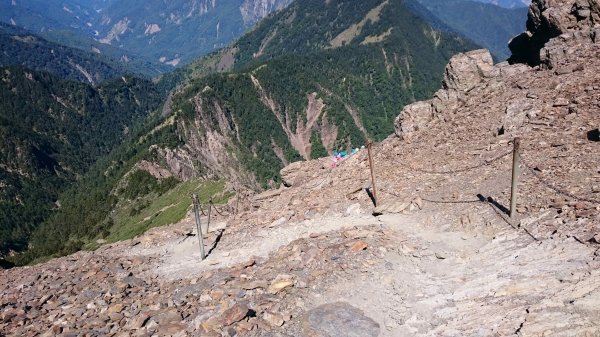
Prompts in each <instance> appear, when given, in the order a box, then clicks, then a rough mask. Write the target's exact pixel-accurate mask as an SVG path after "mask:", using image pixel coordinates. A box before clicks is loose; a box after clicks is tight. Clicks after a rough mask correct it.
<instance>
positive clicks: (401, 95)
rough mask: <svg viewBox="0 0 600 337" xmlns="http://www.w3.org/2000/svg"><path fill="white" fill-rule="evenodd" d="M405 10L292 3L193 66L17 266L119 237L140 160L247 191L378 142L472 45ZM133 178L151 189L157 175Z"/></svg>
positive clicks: (403, 5)
mask: <svg viewBox="0 0 600 337" xmlns="http://www.w3.org/2000/svg"><path fill="white" fill-rule="evenodd" d="M414 6H418V3H416V2H412V1H411V2H410V6H407V1H403V0H385V1H384V0H366V1H361V2H359V3H357V2H355V1H351V0H337V1H328V2H324V1H320V0H307V1H299V2H296V3H293V4H292V5H291V6H289V7H288V8H286V9H285V10H282V11H280V12H277V13H276V14H274V15H272V16H269V17H267V18H266V19H265V20H263V21H262V22H261V23H260V24H259V25H258V26H257V27H256V28H255V29H253V30H252V31H251V32H249V33H248V34H246V35H244V36H243V37H242V38H240V39H239V41H237V42H236V43H235V44H233V45H231V46H229V47H228V48H225V49H223V50H221V51H219V52H216V53H213V54H211V55H208V56H207V57H205V58H203V59H201V60H199V61H197V62H195V63H194V64H193V65H192V66H190V67H188V68H186V70H185V71H187V76H188V77H187V78H188V80H186V81H184V82H183V83H180V84H179V86H178V89H177V90H176V91H175V92H173V94H172V95H170V97H169V98H168V99H167V101H166V103H165V106H164V108H163V109H162V116H163V117H162V118H163V119H162V120H160V119H159V120H156V121H154V122H152V123H150V124H149V125H147V127H146V131H145V132H140V133H139V134H138V135H136V137H134V138H133V139H132V140H131V141H129V142H127V143H126V144H124V145H123V146H121V147H120V148H119V149H118V150H117V151H115V152H114V153H113V155H111V156H110V157H108V158H105V159H104V160H102V161H100V162H99V163H97V164H96V166H95V167H94V168H93V169H92V170H91V171H90V172H89V173H88V174H86V175H85V176H84V177H83V179H81V181H80V182H78V183H77V184H76V185H75V186H73V187H72V188H71V189H69V190H68V191H67V192H65V193H64V194H63V195H62V196H61V208H60V209H59V210H57V211H56V212H54V214H53V215H52V217H51V218H50V219H49V220H48V221H46V222H44V223H43V224H42V226H41V227H40V229H39V230H38V231H36V233H35V235H34V236H33V241H32V249H31V250H29V252H28V254H27V256H25V257H23V259H22V260H21V261H20V262H21V263H22V262H23V261H25V262H27V261H31V260H32V259H36V258H39V257H42V256H49V255H56V254H58V255H60V254H65V253H69V252H72V251H73V250H76V249H80V248H81V247H84V246H86V245H87V244H89V243H93V242H96V241H97V240H98V239H105V238H107V239H109V240H112V239H113V238H115V237H117V236H118V237H120V238H123V236H122V235H121V234H120V233H122V228H123V227H124V226H126V225H125V224H123V223H122V221H121V220H119V219H118V217H117V216H116V215H115V214H118V213H119V212H121V211H119V210H117V209H116V208H118V209H121V208H122V207H125V208H127V207H131V208H127V209H130V212H131V214H136V213H139V209H140V207H141V208H144V207H146V205H147V203H146V201H144V199H140V198H137V197H132V196H129V197H128V196H127V195H128V192H124V191H123V189H122V187H123V186H131V185H132V183H131V181H133V180H132V179H134V178H132V177H135V176H136V175H140V174H142V175H144V173H138V171H139V170H140V169H139V167H140V165H141V164H143V165H144V167H147V166H148V165H149V166H151V167H152V168H153V170H155V171H156V170H158V171H160V172H163V171H165V172H169V174H170V175H173V178H174V179H177V180H181V181H190V180H191V179H194V178H204V179H218V178H225V179H227V180H229V181H230V182H231V183H234V184H237V185H239V186H245V188H249V189H254V190H257V189H260V188H261V187H266V186H273V185H275V184H279V183H280V182H281V177H280V176H279V170H280V169H281V168H282V167H283V166H284V165H285V164H287V163H290V162H293V161H297V160H303V159H310V158H316V157H320V156H325V155H327V154H328V153H331V152H332V151H334V150H336V149H346V148H349V147H354V146H360V145H363V144H365V142H366V140H367V139H373V140H381V139H383V138H385V137H387V136H388V135H389V134H391V133H392V132H393V120H394V118H395V117H396V116H397V114H398V112H399V111H400V110H401V109H402V107H403V106H404V105H406V104H408V103H410V102H413V101H415V100H417V99H422V98H426V97H429V96H431V95H432V94H433V93H434V92H435V91H436V90H437V89H439V87H440V85H441V79H442V76H443V70H444V66H445V64H446V63H447V61H448V59H449V58H450V57H451V56H452V55H453V54H455V53H457V52H461V51H466V50H470V49H473V48H476V45H475V44H474V43H472V42H471V41H468V40H466V39H465V38H463V37H460V36H458V35H455V34H449V33H446V32H444V31H441V30H439V29H436V28H433V27H432V26H430V25H429V24H428V23H427V22H425V21H424V20H423V19H422V18H421V17H420V16H419V15H417V14H416V13H415V11H414V10H413V8H414ZM423 10H424V9H423ZM424 11H426V10H424ZM190 78H191V79H190ZM176 82H177V81H176V80H173V83H176ZM100 173H103V174H100ZM138 178H140V177H138ZM136 179H137V178H136ZM134 180H135V179H134ZM142 180H144V181H146V182H147V183H148V184H150V185H152V186H154V187H152V188H149V189H150V190H151V189H154V188H156V189H159V190H160V189H161V188H159V187H157V186H158V185H157V184H161V183H162V181H163V177H161V176H158V175H156V174H155V175H153V177H148V176H147V175H146V178H143V179H137V180H136V181H137V183H139V182H140V181H142ZM137 183H136V184H137ZM147 190H148V189H147ZM123 200H125V201H123ZM124 204H126V205H125V206H123V205H124ZM138 204H140V205H138ZM136 205H138V206H136ZM115 207H116V208H115ZM81 213H85V214H86V215H87V216H86V217H85V218H84V219H82V218H81V217H80V216H79V214H81ZM157 214H160V212H158V213H157ZM148 219H151V218H148ZM120 221H121V222H120ZM144 221H145V220H143V219H142V220H141V222H140V224H142V225H141V226H142V227H145V228H147V226H151V224H146V222H147V221H146V222H144ZM133 232H135V231H133ZM128 233H129V234H127V235H132V234H131V233H132V232H128ZM63 238H69V240H64V239H63Z"/></svg>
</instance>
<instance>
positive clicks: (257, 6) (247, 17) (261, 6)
mask: <svg viewBox="0 0 600 337" xmlns="http://www.w3.org/2000/svg"><path fill="white" fill-rule="evenodd" d="M292 2H293V0H244V3H242V5H241V6H240V13H241V14H242V18H243V19H244V23H245V24H246V25H253V24H255V23H256V22H258V21H259V20H260V19H262V18H264V17H266V16H267V15H269V13H271V12H274V11H276V10H280V9H283V8H285V7H287V6H288V5H289V4H291V3H292Z"/></svg>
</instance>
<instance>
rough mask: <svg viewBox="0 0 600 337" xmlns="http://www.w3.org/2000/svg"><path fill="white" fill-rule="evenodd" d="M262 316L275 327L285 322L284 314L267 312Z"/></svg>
mask: <svg viewBox="0 0 600 337" xmlns="http://www.w3.org/2000/svg"><path fill="white" fill-rule="evenodd" d="M262 318H263V319H264V320H265V321H266V322H267V323H269V324H271V325H272V326H275V327H279V326H282V325H283V324H284V323H285V318H284V317H283V315H280V314H274V313H271V312H265V313H264V314H263V316H262Z"/></svg>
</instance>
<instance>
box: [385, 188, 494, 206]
mask: <svg viewBox="0 0 600 337" xmlns="http://www.w3.org/2000/svg"><path fill="white" fill-rule="evenodd" d="M383 192H385V193H387V194H389V195H392V196H394V197H396V198H402V196H400V195H399V194H396V193H394V192H392V191H390V190H388V189H387V188H384V189H383ZM419 197H420V198H421V199H422V200H423V201H427V202H430V203H434V204H471V203H476V202H482V201H485V200H481V199H477V200H435V199H432V198H428V197H422V196H419Z"/></svg>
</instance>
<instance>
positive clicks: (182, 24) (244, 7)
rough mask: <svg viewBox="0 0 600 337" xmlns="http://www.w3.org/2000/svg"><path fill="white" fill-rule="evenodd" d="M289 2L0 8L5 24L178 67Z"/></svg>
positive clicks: (200, 0)
mask: <svg viewBox="0 0 600 337" xmlns="http://www.w3.org/2000/svg"><path fill="white" fill-rule="evenodd" d="M290 2H291V0H235V1H215V0H177V1H170V2H168V3H166V2H164V1H161V0H153V1H127V2H123V1H104V0H94V1H81V0H69V1H60V2H47V1H39V0H35V1H19V0H14V1H12V0H11V1H4V2H2V4H0V20H1V21H3V22H5V23H9V24H13V25H17V26H21V27H24V28H27V29H30V30H32V31H34V32H44V33H46V32H49V31H69V32H75V33H77V34H79V35H84V36H87V37H91V38H94V39H96V40H97V41H99V42H101V43H103V44H108V45H112V46H116V47H119V48H122V49H124V50H126V51H128V52H132V53H134V54H137V55H144V56H146V57H148V58H150V59H152V60H153V61H155V62H161V63H163V64H167V65H170V66H177V65H179V64H184V63H188V62H190V61H192V60H193V59H195V58H197V57H198V56H201V55H204V54H207V53H209V52H211V51H213V50H215V49H217V48H220V47H223V46H225V45H227V44H228V43H229V42H231V41H232V40H234V39H235V38H237V37H239V36H240V35H241V34H242V33H244V32H245V31H246V30H247V29H248V28H250V27H251V26H252V25H254V24H255V23H256V22H257V21H258V20H260V19H262V18H263V17H265V16H267V15H268V14H269V13H271V12H272V11H275V10H278V9H281V8H284V7H285V6H287V5H288V4H289V3H290ZM51 36H55V35H51ZM63 37H65V36H63Z"/></svg>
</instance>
